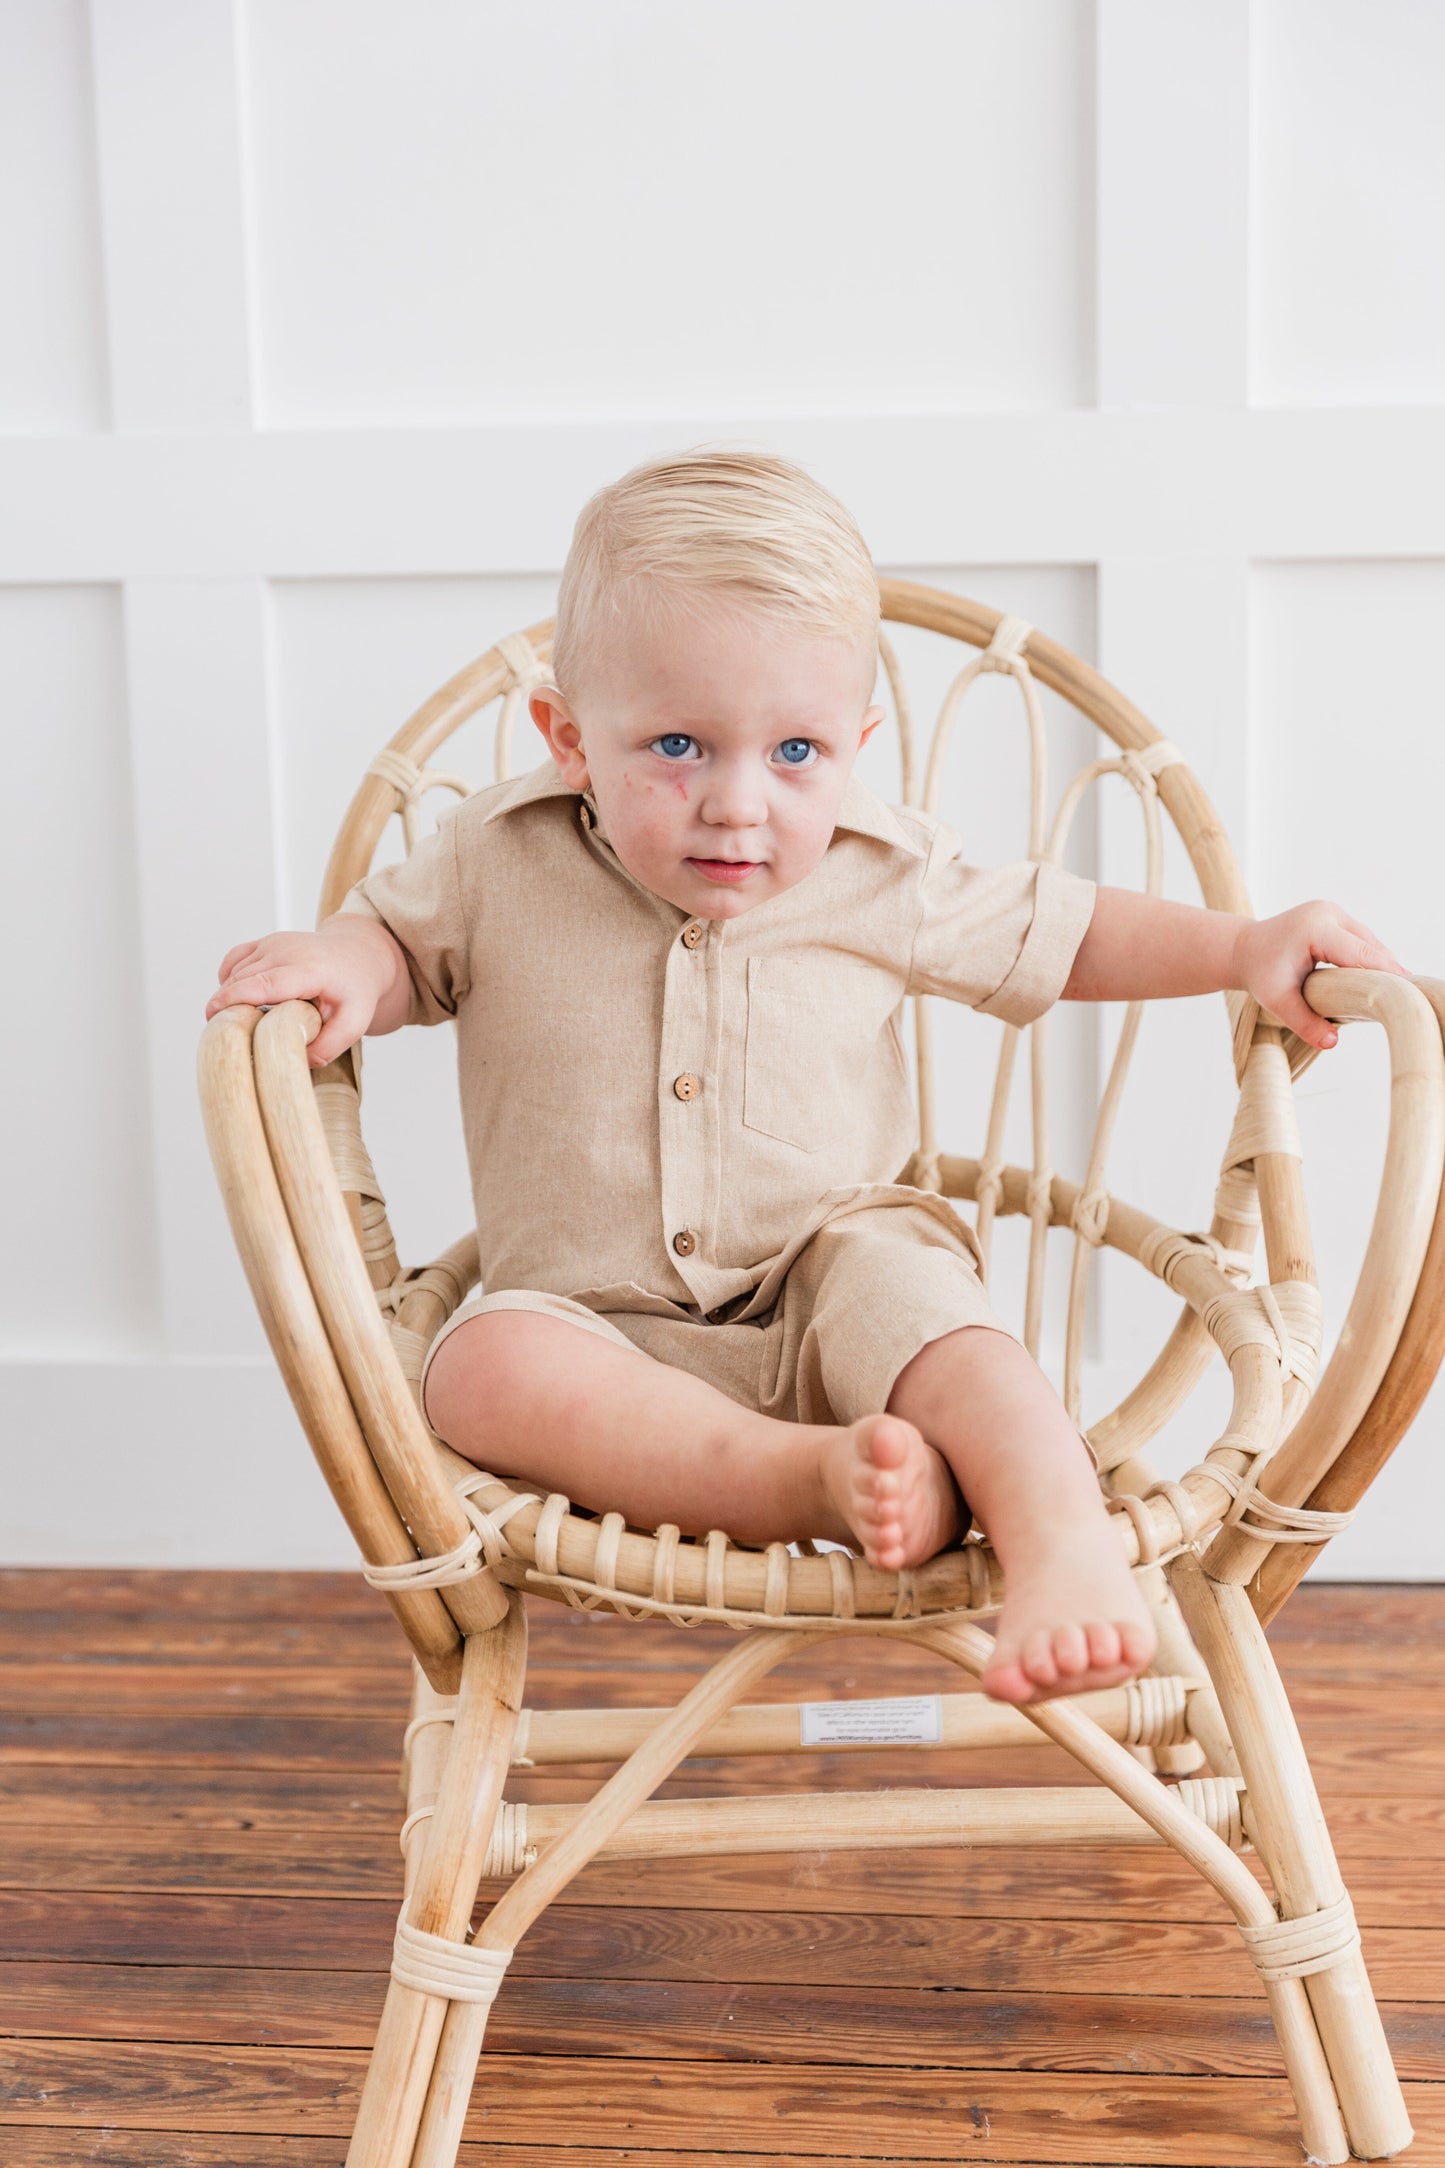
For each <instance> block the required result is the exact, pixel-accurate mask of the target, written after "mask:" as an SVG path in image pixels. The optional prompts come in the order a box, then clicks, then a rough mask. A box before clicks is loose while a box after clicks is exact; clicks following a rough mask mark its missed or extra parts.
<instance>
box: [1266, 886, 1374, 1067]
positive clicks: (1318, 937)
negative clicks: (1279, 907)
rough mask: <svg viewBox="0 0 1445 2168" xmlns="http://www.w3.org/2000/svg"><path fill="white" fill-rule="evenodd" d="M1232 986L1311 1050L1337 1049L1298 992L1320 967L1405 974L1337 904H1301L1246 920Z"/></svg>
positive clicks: (1332, 1032) (1330, 1029)
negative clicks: (1316, 966) (1348, 966)
mask: <svg viewBox="0 0 1445 2168" xmlns="http://www.w3.org/2000/svg"><path fill="white" fill-rule="evenodd" d="M1236 963H1237V970H1236V975H1235V978H1234V981H1233V983H1234V984H1235V985H1236V986H1242V987H1243V988H1244V989H1245V991H1246V992H1248V993H1251V994H1253V996H1254V998H1255V1000H1256V1001H1257V1002H1258V1003H1259V1005H1260V1007H1261V1008H1263V1009H1268V1010H1269V1012H1270V1015H1271V1016H1277V1017H1278V1018H1279V1020H1280V1022H1281V1023H1282V1024H1288V1026H1289V1028H1290V1030H1291V1031H1294V1032H1297V1033H1298V1034H1299V1036H1300V1038H1302V1039H1306V1040H1308V1042H1309V1044H1310V1045H1311V1046H1324V1047H1328V1046H1333V1045H1334V1044H1335V1042H1336V1040H1337V1039H1338V1038H1339V1033H1338V1032H1337V1031H1336V1029H1335V1027H1334V1025H1333V1024H1332V1023H1330V1022H1329V1021H1328V1020H1327V1019H1326V1018H1325V1017H1323V1016H1316V1014H1315V1012H1314V1010H1313V1009H1312V1008H1311V1007H1310V1005H1309V1003H1308V1002H1307V1001H1306V1000H1305V998H1304V995H1303V994H1302V993H1301V992H1300V988H1301V987H1302V986H1303V984H1304V982H1305V980H1306V979H1307V978H1308V977H1309V975H1310V973H1311V971H1313V970H1314V967H1315V965H1316V964H1345V965H1353V966H1354V967H1355V968H1356V969H1357V970H1364V971H1403V970H1404V968H1405V967H1404V965H1403V964H1401V963H1397V962H1396V960H1395V958H1394V957H1393V956H1392V955H1391V954H1390V951H1389V950H1388V949H1387V948H1386V947H1384V945H1383V944H1382V943H1381V942H1379V941H1377V940H1376V939H1375V936H1374V935H1373V934H1372V933H1371V931H1370V929H1369V927H1368V926H1362V925H1361V924H1360V922H1359V920H1358V919H1357V918H1351V917H1350V915H1349V913H1348V912H1347V911H1342V910H1341V909H1340V907H1339V905H1338V904H1337V903H1299V904H1296V905H1295V907H1294V909H1293V910H1292V911H1281V912H1280V913H1279V915H1278V917H1277V918H1261V919H1247V920H1246V921H1245V923H1244V924H1243V925H1242V926H1241V927H1240V929H1239V934H1238V947H1237V949H1236Z"/></svg>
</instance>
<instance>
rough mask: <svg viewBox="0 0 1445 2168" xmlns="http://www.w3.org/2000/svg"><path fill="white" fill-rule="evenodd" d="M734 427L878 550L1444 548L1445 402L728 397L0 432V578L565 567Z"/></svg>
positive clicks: (956, 553)
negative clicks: (282, 423)
mask: <svg viewBox="0 0 1445 2168" xmlns="http://www.w3.org/2000/svg"><path fill="white" fill-rule="evenodd" d="M714 438H725V439H745V440H747V441H750V442H761V443H766V444H770V445H773V446H775V447H776V448H778V449H780V450H782V451H784V452H786V453H788V454H789V455H791V456H792V457H794V458H798V459H801V460H803V461H805V462H806V463H807V464H808V465H809V466H810V467H812V468H813V469H814V471H816V472H817V473H819V474H822V475H826V477H827V478H828V481H829V484H830V486H832V487H835V488H836V489H837V491H838V493H839V495H840V496H842V497H843V498H844V499H845V501H846V502H848V503H849V504H850V505H851V506H852V507H853V508H854V510H855V511H856V513H857V515H858V517H859V519H860V521H861V523H862V524H863V525H864V527H865V528H866V529H867V531H868V534H869V539H870V541H871V543H872V546H873V550H874V554H875V555H876V557H877V558H878V561H879V562H880V563H881V564H901V563H933V564H949V563H960V564H961V563H968V564H1090V563H1095V562H1097V561H1098V560H1099V559H1101V558H1105V557H1128V556H1137V555H1140V554H1158V555H1162V556H1199V557H1220V556H1228V555H1237V556H1240V557H1251V558H1273V557H1288V558H1305V559H1309V558H1327V557H1433V556H1438V555H1442V554H1445V407H1426V408H1416V409H1411V410H1404V409H1388V410H1378V411H1371V410H1367V409H1359V408H1349V409H1344V410H1340V411H1334V410H1319V411H1312V412H1300V413H1291V412H1285V411H1279V412H1258V411H1256V412H1245V411H1243V410H1240V411H1234V412H1231V411H1226V410H1217V411H1210V412H1198V411H1192V410H1180V411H1175V412H1162V413H1143V412H1138V413H1096V412H1093V411H1081V412H1077V413H1064V414H1042V415H1017V414H936V415H930V414H910V415H879V414H859V415H856V416H844V417H839V416H833V415H830V416H828V417H827V418H826V419H821V420H820V419H809V418H806V417H799V416H797V415H786V414H780V415H775V416H767V415H764V416H761V417H757V418H754V419H751V420H749V421H748V422H746V423H745V424H740V423H738V422H737V421H736V419H730V418H729V417H726V416H719V415H716V414H713V415H697V416H695V417H692V418H689V419H685V420H683V421H681V422H678V421H667V422H665V423H650V424H645V425H644V424H640V423H639V424H632V423H628V424H623V423H617V422H575V423H573V422H567V423H562V422H536V423H527V424H517V423H507V424H505V425H499V426H497V427H496V428H490V429H472V428H467V429H414V430H409V429H375V430H350V429H337V430H304V431H290V430H276V431H264V430H263V431H258V432H256V433H255V434H251V435H247V434H240V433H235V432H230V431H227V432H214V431H200V430H198V431H188V432H185V433H173V434H146V435H116V436H97V437H57V438H31V439H25V438H8V439H0V500H3V502H4V503H5V505H6V507H7V515H8V516H7V518H6V520H5V522H4V525H3V528H0V581H7V580H8V581H32V580H67V581H68V580H109V579H120V578H124V577H144V578H150V579H157V578H159V579H166V578H202V579H255V578H279V579H312V578H334V577H338V576H341V575H345V574H351V575H355V576H358V577H375V576H391V577H395V578H406V577H408V576H409V575H414V574H423V573H461V572H497V573H502V572H555V571H557V570H559V569H560V567H561V562H562V558H563V557H564V556H565V554H566V548H567V542H568V539H569V537H570V534H571V530H572V522H573V521H574V519H575V518H576V516H577V511H578V508H579V506H580V504H581V502H582V500H583V498H584V497H586V496H587V495H588V494H589V493H590V492H591V490H593V489H595V488H597V487H599V486H600V484H601V483H602V482H603V481H604V480H607V479H608V478H610V477H611V476H613V475H615V474H618V473H620V472H621V471H622V469H623V468H625V467H626V466H628V465H629V464H631V463H632V462H633V461H635V460H638V459H642V458H645V457H647V456H648V455H649V454H650V453H652V452H655V451H661V450H665V449H669V448H672V447H676V446H678V445H681V444H689V443H694V442H702V441H711V440H712V439H714Z"/></svg>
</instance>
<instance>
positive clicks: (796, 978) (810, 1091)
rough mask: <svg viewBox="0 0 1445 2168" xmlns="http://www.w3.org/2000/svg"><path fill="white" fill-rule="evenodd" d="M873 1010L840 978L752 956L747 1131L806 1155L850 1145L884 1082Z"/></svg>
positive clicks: (792, 960)
mask: <svg viewBox="0 0 1445 2168" xmlns="http://www.w3.org/2000/svg"><path fill="white" fill-rule="evenodd" d="M870 991H874V990H872V989H870ZM875 1009H876V991H874V998H873V1000H871V1001H870V1000H869V999H867V997H866V995H864V992H863V989H862V988H861V987H859V988H856V989H852V988H849V987H848V986H847V984H846V983H840V977H839V973H838V972H837V971H836V970H830V969H820V968H819V967H818V966H817V965H815V964H812V963H809V962H804V961H802V960H801V959H799V958H796V957H778V956H750V957H749V958H748V1023H747V1052H746V1057H745V1063H744V1070H743V1126H744V1128H747V1129H757V1130H760V1131H761V1132H762V1134H763V1135H764V1136H767V1137H776V1138H777V1139H778V1140H779V1141H780V1142H781V1143H783V1144H791V1145H795V1146H796V1147H797V1149H798V1150H799V1151H800V1152H820V1151H825V1150H828V1149H830V1148H831V1149H833V1150H836V1149H837V1148H838V1147H839V1146H840V1145H846V1144H847V1143H848V1141H849V1139H850V1138H851V1136H852V1134H853V1132H854V1131H855V1130H857V1129H858V1128H859V1127H860V1126H861V1125H862V1124H863V1122H864V1121H865V1118H866V1105H867V1100H868V1096H869V1094H870V1092H872V1091H874V1090H876V1088H877V1086H878V1082H879V1079H878V1075H877V1066H876V1065H877V1060H878V1054H879V1047H878V1037H879V1027H878V1021H877V1017H876V1014H875ZM890 1037H891V1035H890ZM890 1051H895V1050H893V1049H891V1048H890ZM896 1051H897V1060H898V1065H899V1066H900V1067H901V1066H902V1055H901V1050H896Z"/></svg>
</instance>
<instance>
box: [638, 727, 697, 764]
mask: <svg viewBox="0 0 1445 2168" xmlns="http://www.w3.org/2000/svg"><path fill="white" fill-rule="evenodd" d="M695 742H696V741H695V740H694V739H692V738H689V737H688V736H686V735H685V733H684V732H683V731H681V730H669V731H668V732H667V733H666V734H665V735H664V736H663V737H660V738H654V739H653V741H652V743H651V745H650V746H649V747H648V751H649V752H652V753H661V755H662V757H663V759H664V760H681V759H682V758H683V757H684V755H685V754H686V752H687V749H688V747H689V746H690V745H692V744H694V743H695Z"/></svg>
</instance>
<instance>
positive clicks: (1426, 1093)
mask: <svg viewBox="0 0 1445 2168" xmlns="http://www.w3.org/2000/svg"><path fill="white" fill-rule="evenodd" d="M1304 993H1305V998H1306V1000H1307V1001H1308V1002H1309V1004H1310V1007H1311V1008H1312V1009H1314V1010H1315V1012H1316V1013H1317V1014H1318V1015H1320V1016H1327V1017H1329V1018H1331V1019H1332V1020H1333V1021H1336V1022H1339V1023H1359V1022H1375V1023H1378V1024H1380V1025H1381V1026H1382V1028H1383V1029H1384V1032H1385V1035H1386V1038H1387V1040H1388V1043H1389V1050H1390V1117H1389V1131H1388V1136H1387V1141H1386V1148H1385V1165H1384V1171H1383V1174H1382V1176H1381V1181H1380V1193H1379V1199H1378V1202H1377V1204H1376V1207H1375V1216H1374V1223H1373V1226H1372V1228H1371V1231H1370V1239H1369V1242H1368V1244H1367V1246H1366V1250H1365V1256H1364V1260H1363V1263H1362V1265H1361V1268H1360V1274H1359V1278H1358V1280H1357V1282H1356V1286H1355V1292H1354V1296H1353V1298H1352V1300H1351V1303H1350V1307H1349V1311H1348V1314H1347V1316H1346V1318H1345V1320H1344V1323H1343V1326H1342V1328H1341V1331H1340V1334H1339V1339H1338V1342H1337V1345H1336V1348H1335V1352H1334V1354H1333V1356H1332V1357H1331V1360H1330V1362H1329V1364H1328V1366H1327V1367H1326V1370H1325V1373H1324V1375H1323V1377H1322V1378H1321V1380H1320V1383H1319V1386H1318V1388H1317V1390H1316V1392H1315V1394H1314V1396H1313V1398H1312V1399H1311V1400H1310V1401H1309V1403H1308V1405H1307V1406H1306V1407H1305V1409H1304V1412H1303V1413H1302V1414H1301V1416H1300V1418H1299V1420H1298V1422H1297V1423H1296V1424H1295V1426H1294V1428H1293V1429H1292V1430H1291V1432H1290V1433H1289V1436H1288V1437H1287V1438H1286V1439H1285V1441H1284V1443H1283V1444H1282V1445H1281V1446H1280V1448H1279V1450H1278V1451H1277V1452H1276V1453H1275V1454H1274V1455H1273V1457H1272V1458H1271V1460H1270V1462H1269V1464H1268V1466H1267V1467H1266V1469H1265V1470H1264V1472H1263V1475H1262V1478H1261V1481H1260V1484H1259V1489H1260V1492H1261V1493H1262V1495H1263V1496H1265V1497H1266V1498H1269V1499H1272V1500H1273V1501H1275V1502H1276V1503H1277V1504H1280V1505H1283V1506H1287V1507H1296V1506H1303V1505H1305V1504H1306V1503H1307V1502H1309V1501H1311V1500H1313V1498H1314V1497H1315V1496H1316V1495H1317V1494H1318V1493H1319V1491H1320V1487H1321V1486H1322V1485H1323V1484H1324V1482H1325V1479H1326V1477H1327V1476H1328V1475H1329V1474H1330V1471H1331V1469H1332V1468H1334V1467H1335V1465H1336V1463H1337V1462H1339V1461H1340V1459H1341V1456H1342V1454H1343V1452H1344V1450H1345V1448H1346V1447H1347V1446H1348V1444H1349V1442H1350V1440H1351V1439H1352V1438H1353V1436H1354V1435H1355V1433H1356V1431H1357V1430H1358V1428H1359V1426H1360V1424H1361V1423H1362V1421H1363V1419H1364V1417H1365V1415H1366V1412H1367V1410H1368V1409H1369V1407H1370V1405H1371V1403H1372V1401H1373V1400H1374V1398H1375V1396H1376V1394H1377V1392H1378V1391H1379V1389H1380V1387H1381V1385H1382V1382H1383V1380H1384V1379H1385V1377H1386V1374H1387V1372H1388V1371H1389V1369H1390V1366H1391V1364H1392V1361H1393V1360H1394V1359H1395V1358H1396V1356H1397V1354H1398V1352H1399V1350H1400V1348H1401V1345H1402V1333H1403V1331H1404V1328H1405V1324H1406V1320H1407V1317H1408V1316H1409V1313H1410V1311H1411V1306H1412V1304H1413V1303H1414V1301H1415V1297H1416V1292H1417V1289H1418V1287H1419V1285H1420V1280H1421V1273H1422V1269H1423V1267H1424V1264H1425V1259H1426V1253H1427V1249H1428V1248H1429V1245H1430V1242H1431V1236H1432V1231H1433V1229H1434V1226H1435V1221H1436V1217H1437V1213H1438V1210H1439V1205H1440V1187H1441V1175H1442V1170H1445V1049H1442V1044H1441V1027H1440V1020H1439V1017H1438V1016H1437V1014H1436V1011H1435V1009H1434V1007H1433V1006H1432V1003H1431V1001H1430V999H1429V998H1428V997H1427V995H1426V994H1425V993H1424V992H1422V991H1421V989H1420V988H1418V987H1417V986H1415V985H1414V984H1413V983H1412V982H1411V981H1410V980H1409V979H1408V978H1405V977H1402V976H1400V975H1398V974H1396V973H1393V972H1385V971H1354V970H1333V969H1331V970H1319V971H1314V972H1312V973H1311V974H1310V976H1309V978H1308V979H1307V980H1306V981H1305V986H1304ZM1438 1359H1439V1357H1438V1354H1437V1356H1436V1360H1437V1361H1438ZM1401 1427H1402V1428H1403V1425H1402V1426H1401ZM1398 1434H1399V1433H1398V1432H1397V1433H1396V1435H1397V1436H1398ZM1392 1442H1393V1441H1392ZM1368 1480H1369V1478H1368V1476H1365V1477H1364V1479H1363V1481H1362V1482H1361V1484H1360V1490H1361V1491H1363V1488H1364V1484H1365V1483H1366V1482H1368ZM1351 1502H1352V1503H1353V1501H1351ZM1283 1548H1284V1549H1285V1550H1286V1551H1287V1552H1288V1553H1290V1554H1295V1553H1299V1552H1308V1554H1309V1556H1312V1555H1313V1548H1312V1547H1310V1546H1307V1545H1304V1544H1299V1543H1290V1544H1287V1545H1285V1546H1284V1547H1283ZM1270 1549H1271V1547H1270V1543H1269V1540H1268V1539H1267V1538H1261V1537H1259V1536H1254V1535H1250V1534H1249V1533H1247V1532H1246V1531H1244V1530H1242V1529H1240V1528H1238V1527H1234V1528H1230V1529H1227V1530H1225V1531H1224V1533H1223V1534H1222V1535H1221V1536H1220V1537H1219V1538H1218V1540H1217V1541H1216V1543H1215V1545H1214V1546H1213V1548H1212V1550H1211V1552H1210V1554H1209V1558H1208V1568H1209V1571H1210V1573H1211V1574H1212V1575H1214V1576H1215V1577H1216V1578H1219V1579H1226V1580H1230V1581H1247V1580H1252V1579H1253V1578H1254V1577H1255V1575H1256V1573H1257V1572H1259V1570H1260V1569H1261V1567H1262V1566H1263V1564H1264V1562H1265V1560H1266V1558H1267V1557H1268V1556H1269V1555H1270ZM1307 1564H1308V1556H1306V1557H1304V1558H1303V1559H1302V1560H1296V1559H1294V1558H1293V1556H1291V1558H1290V1560H1289V1561H1288V1563H1287V1564H1286V1565H1282V1566H1280V1567H1276V1568H1275V1570H1274V1573H1273V1575H1272V1577H1271V1585H1274V1586H1278V1585H1279V1584H1280V1583H1281V1582H1282V1581H1284V1580H1288V1576H1289V1573H1290V1571H1291V1570H1293V1569H1294V1568H1295V1567H1296V1566H1297V1568H1298V1570H1297V1571H1295V1572H1294V1578H1295V1579H1297V1578H1298V1573H1299V1572H1302V1571H1303V1570H1304V1566H1305V1565H1307ZM1288 1585H1289V1586H1292V1585H1293V1581H1292V1580H1289V1581H1288ZM1285 1592H1286V1593H1287V1588H1286V1590H1285ZM1280 1600H1282V1598H1281V1599H1280Z"/></svg>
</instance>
